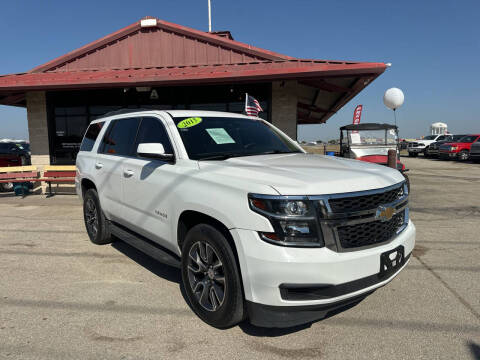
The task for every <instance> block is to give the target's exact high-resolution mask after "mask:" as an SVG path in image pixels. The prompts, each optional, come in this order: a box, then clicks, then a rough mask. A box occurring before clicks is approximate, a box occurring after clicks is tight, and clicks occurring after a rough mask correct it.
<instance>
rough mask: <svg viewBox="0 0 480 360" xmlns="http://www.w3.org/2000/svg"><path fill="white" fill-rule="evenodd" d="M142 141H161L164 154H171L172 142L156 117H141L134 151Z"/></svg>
mask: <svg viewBox="0 0 480 360" xmlns="http://www.w3.org/2000/svg"><path fill="white" fill-rule="evenodd" d="M142 143H161V144H162V145H163V148H164V149H165V153H166V154H173V149H172V144H171V143H170V139H169V138H168V134H167V131H166V130H165V128H164V126H163V124H162V123H161V122H160V120H158V119H156V118H143V119H142V123H141V125H140V129H139V130H138V135H137V141H136V142H135V147H134V152H136V151H137V147H138V144H142Z"/></svg>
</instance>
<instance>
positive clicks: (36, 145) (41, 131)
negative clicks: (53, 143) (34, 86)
mask: <svg viewBox="0 0 480 360" xmlns="http://www.w3.org/2000/svg"><path fill="white" fill-rule="evenodd" d="M26 99H27V119H28V134H29V139H30V150H31V152H32V165H35V166H36V167H37V168H38V169H39V170H40V171H41V172H42V173H43V167H44V166H45V165H50V147H49V144H48V125H47V101H46V96H45V91H31V92H27V96H26ZM37 185H38V186H37ZM45 187H46V185H45V184H44V183H42V185H41V189H40V186H39V184H36V188H35V192H40V191H42V192H45Z"/></svg>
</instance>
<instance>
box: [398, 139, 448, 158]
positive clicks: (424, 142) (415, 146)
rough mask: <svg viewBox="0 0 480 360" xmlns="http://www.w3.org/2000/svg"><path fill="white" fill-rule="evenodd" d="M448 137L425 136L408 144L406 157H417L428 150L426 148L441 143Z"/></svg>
mask: <svg viewBox="0 0 480 360" xmlns="http://www.w3.org/2000/svg"><path fill="white" fill-rule="evenodd" d="M449 136H450V135H445V134H444V135H427V136H424V137H423V139H421V140H416V141H412V142H409V143H408V145H407V151H408V156H410V157H417V156H418V154H420V153H424V154H425V151H426V150H427V149H428V146H430V145H431V144H433V143H434V142H436V141H443V140H445V139H446V138H448V137H449Z"/></svg>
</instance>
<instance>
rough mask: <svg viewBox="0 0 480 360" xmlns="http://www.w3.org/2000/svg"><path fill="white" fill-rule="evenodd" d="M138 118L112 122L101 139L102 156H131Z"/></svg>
mask: <svg viewBox="0 0 480 360" xmlns="http://www.w3.org/2000/svg"><path fill="white" fill-rule="evenodd" d="M139 123H140V118H130V119H119V120H113V121H112V122H111V123H110V126H109V128H108V131H107V132H106V134H105V136H104V138H103V144H102V148H101V149H100V150H101V151H100V152H102V153H104V154H110V155H123V156H127V155H131V154H132V148H133V143H134V141H135V135H136V134H137V129H138V124H139Z"/></svg>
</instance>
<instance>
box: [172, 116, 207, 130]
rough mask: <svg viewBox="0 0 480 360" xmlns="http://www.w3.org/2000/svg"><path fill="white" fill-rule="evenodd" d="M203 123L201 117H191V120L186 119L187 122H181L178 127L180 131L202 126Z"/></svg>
mask: <svg viewBox="0 0 480 360" xmlns="http://www.w3.org/2000/svg"><path fill="white" fill-rule="evenodd" d="M201 122H202V118H199V117H191V118H188V119H185V120H182V121H180V122H179V123H178V124H177V127H178V128H179V129H185V128H189V127H192V126H195V125H198V124H200V123H201Z"/></svg>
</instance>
